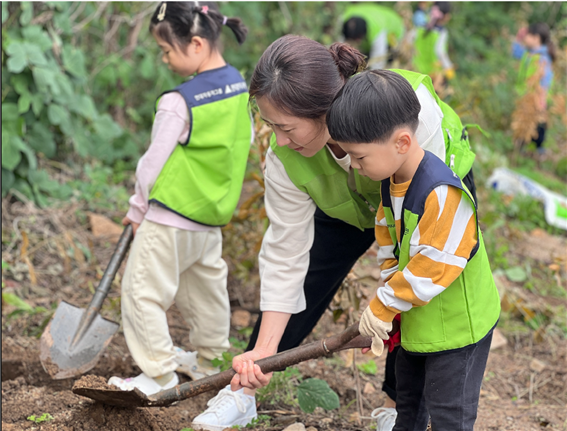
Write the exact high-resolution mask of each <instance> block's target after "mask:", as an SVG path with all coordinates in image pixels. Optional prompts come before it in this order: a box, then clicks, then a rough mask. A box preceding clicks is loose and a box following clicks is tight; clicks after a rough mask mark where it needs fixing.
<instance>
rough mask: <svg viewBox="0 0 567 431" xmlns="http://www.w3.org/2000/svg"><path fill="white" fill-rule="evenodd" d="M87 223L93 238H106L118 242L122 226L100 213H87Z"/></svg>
mask: <svg viewBox="0 0 567 431" xmlns="http://www.w3.org/2000/svg"><path fill="white" fill-rule="evenodd" d="M89 223H90V225H91V231H92V233H93V235H94V237H95V238H101V239H108V240H109V241H110V242H112V243H117V242H118V239H119V238H120V235H122V231H123V230H124V227H122V226H120V225H119V224H117V223H114V222H113V221H112V220H110V219H109V218H108V217H105V216H103V215H100V214H95V213H89Z"/></svg>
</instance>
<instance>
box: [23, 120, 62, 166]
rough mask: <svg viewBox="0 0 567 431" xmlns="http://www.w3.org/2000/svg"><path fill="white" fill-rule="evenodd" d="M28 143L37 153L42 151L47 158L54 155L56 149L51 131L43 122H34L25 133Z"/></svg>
mask: <svg viewBox="0 0 567 431" xmlns="http://www.w3.org/2000/svg"><path fill="white" fill-rule="evenodd" d="M26 141H27V142H28V145H29V146H30V147H31V148H33V149H34V150H35V151H36V152H38V153H43V154H45V156H46V157H47V158H49V159H50V158H52V157H53V156H55V152H56V150H57V147H56V144H55V140H54V138H53V133H51V130H49V128H48V127H47V126H45V125H44V124H42V123H40V122H35V123H34V124H33V126H32V127H31V130H30V131H29V132H28V133H27V134H26Z"/></svg>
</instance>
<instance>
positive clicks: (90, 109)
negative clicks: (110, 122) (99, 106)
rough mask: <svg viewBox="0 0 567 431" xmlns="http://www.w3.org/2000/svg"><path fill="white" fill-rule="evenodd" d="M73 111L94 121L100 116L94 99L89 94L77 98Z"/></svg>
mask: <svg viewBox="0 0 567 431" xmlns="http://www.w3.org/2000/svg"><path fill="white" fill-rule="evenodd" d="M71 109H72V110H73V111H75V112H77V113H78V114H81V115H82V116H83V117H85V118H88V119H89V120H93V119H94V118H95V117H96V116H97V115H98V112H97V110H96V106H95V104H94V102H93V99H92V97H91V96H89V95H87V94H81V95H80V96H77V97H76V99H75V103H73V105H72V107H71Z"/></svg>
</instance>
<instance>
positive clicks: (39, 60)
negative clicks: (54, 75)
mask: <svg viewBox="0 0 567 431" xmlns="http://www.w3.org/2000/svg"><path fill="white" fill-rule="evenodd" d="M24 46H25V49H26V55H27V57H28V59H29V62H30V63H31V64H34V65H36V66H45V65H47V60H46V59H45V55H44V54H43V51H42V50H41V48H40V47H39V46H38V45H35V44H33V43H27V42H26V43H25V44H24Z"/></svg>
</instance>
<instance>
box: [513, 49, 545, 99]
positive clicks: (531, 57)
mask: <svg viewBox="0 0 567 431" xmlns="http://www.w3.org/2000/svg"><path fill="white" fill-rule="evenodd" d="M539 57H540V56H539V54H533V53H530V52H529V51H527V50H526V52H524V55H522V58H521V59H520V68H519V70H518V79H517V80H516V86H515V88H516V93H517V94H518V95H519V96H523V95H524V94H526V91H527V88H528V79H530V78H531V77H532V76H533V75H534V74H535V73H536V72H537V71H538V67H539Z"/></svg>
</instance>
